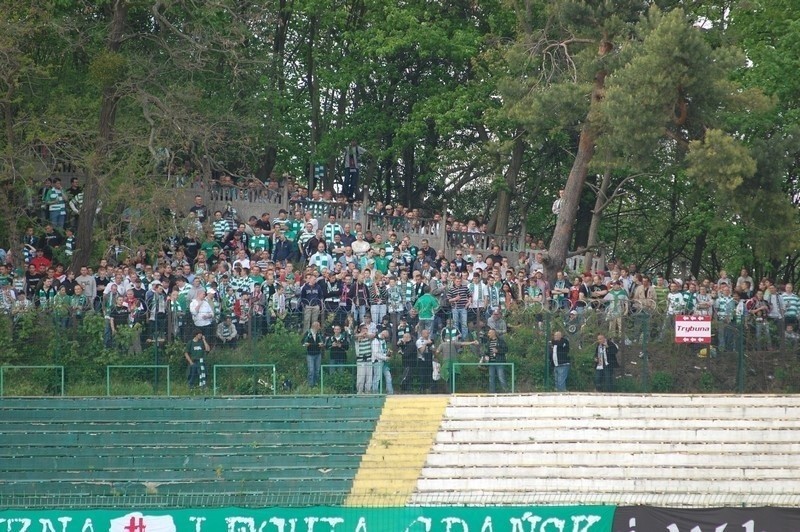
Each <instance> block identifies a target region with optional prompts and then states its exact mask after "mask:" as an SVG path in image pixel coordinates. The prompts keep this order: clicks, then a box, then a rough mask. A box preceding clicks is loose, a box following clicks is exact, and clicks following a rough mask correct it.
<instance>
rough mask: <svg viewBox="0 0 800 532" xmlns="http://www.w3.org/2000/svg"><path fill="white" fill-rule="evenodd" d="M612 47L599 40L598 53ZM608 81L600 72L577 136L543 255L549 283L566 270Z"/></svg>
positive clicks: (602, 54) (603, 52)
mask: <svg viewBox="0 0 800 532" xmlns="http://www.w3.org/2000/svg"><path fill="white" fill-rule="evenodd" d="M611 49H612V44H611V42H609V41H608V39H607V38H603V39H602V40H601V41H600V46H599V49H598V56H599V57H603V56H605V55H606V54H608V53H609V52H610V51H611ZM605 80H606V71H605V70H600V71H598V72H597V74H596V75H595V78H594V84H593V87H592V99H591V103H590V109H589V112H588V113H587V116H586V120H585V121H584V123H583V127H582V128H581V134H580V138H579V139H578V153H577V154H576V155H575V161H574V162H573V163H572V168H571V169H570V171H569V177H568V178H567V184H566V185H565V186H564V201H563V202H562V204H561V211H560V212H559V213H558V218H557V220H556V228H555V230H554V231H553V239H552V240H551V241H550V247H549V249H548V250H547V256H546V257H545V258H544V267H545V275H546V276H547V278H548V279H549V280H550V282H554V281H555V278H556V272H557V271H559V270H563V269H564V266H565V265H566V260H567V253H568V252H569V245H570V242H571V241H572V229H573V227H574V226H575V215H576V214H577V213H578V204H579V203H580V201H581V195H582V194H583V186H584V184H585V183H586V175H587V173H588V172H589V163H591V162H592V157H594V150H595V142H596V140H597V132H596V130H595V128H594V126H593V125H592V123H591V118H590V117H591V115H592V110H593V109H594V108H596V107H597V105H598V104H599V103H600V101H601V100H602V99H603V91H604V89H605Z"/></svg>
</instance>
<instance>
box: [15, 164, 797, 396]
mask: <svg viewBox="0 0 800 532" xmlns="http://www.w3.org/2000/svg"><path fill="white" fill-rule="evenodd" d="M271 185H272V184H271V183H270V184H268V185H267V186H266V190H267V191H269V190H270V187H271ZM47 186H49V187H50V188H49V189H47V190H43V191H42V198H43V201H44V200H45V199H46V202H44V203H43V205H42V226H43V231H41V232H39V231H37V230H36V228H34V227H33V226H31V227H28V228H27V230H26V231H25V234H24V236H23V238H22V242H20V243H19V245H18V246H10V249H9V251H8V252H1V253H0V254H1V255H2V256H0V312H2V313H4V314H7V315H9V316H12V317H13V318H14V319H15V320H16V319H17V318H18V317H19V316H21V315H23V314H24V313H27V312H31V311H33V310H38V311H41V312H46V313H48V314H50V315H52V316H53V319H54V320H55V322H56V323H57V324H58V325H59V326H61V327H65V328H66V327H70V326H72V325H75V324H78V323H80V322H81V321H82V320H83V319H84V317H85V316H86V315H87V314H89V313H97V314H101V315H102V316H103V317H104V319H105V322H106V327H105V333H104V341H105V344H106V347H108V348H115V347H120V346H121V344H120V341H119V338H120V337H121V336H125V338H127V340H126V341H127V342H128V343H127V344H126V345H125V349H133V350H141V349H142V348H143V345H146V344H147V343H154V342H155V343H159V344H161V343H164V342H169V341H180V342H185V343H186V344H187V350H186V358H187V363H188V364H189V365H190V367H191V366H193V361H194V360H195V358H194V357H193V356H192V351H197V352H202V353H203V354H205V355H207V352H208V351H209V350H213V349H225V348H228V347H235V346H236V345H237V342H239V341H241V339H242V338H248V337H252V338H258V337H260V336H261V335H263V334H269V333H270V332H271V331H273V330H275V328H276V327H284V328H289V329H294V330H297V331H298V332H300V333H301V334H302V338H303V340H302V344H303V346H304V347H305V348H306V350H307V363H308V385H309V386H317V385H318V384H319V373H320V367H321V362H322V359H323V356H324V354H325V353H327V354H328V357H329V361H330V363H331V364H332V365H342V364H345V363H347V362H348V360H353V359H354V360H355V362H356V365H357V390H358V392H359V393H368V392H373V391H375V390H377V389H379V388H380V387H381V386H383V387H385V390H386V391H387V392H390V393H391V392H392V391H393V382H392V378H391V372H390V370H389V365H388V364H387V361H388V360H390V358H391V357H392V356H398V357H400V358H401V359H402V374H401V375H400V376H399V377H400V381H399V386H400V389H401V390H403V391H407V390H410V389H420V390H423V391H430V390H433V389H434V388H435V383H434V380H433V379H434V374H436V373H437V371H438V369H439V366H440V365H442V366H443V367H445V371H444V372H443V373H444V375H443V376H442V378H443V379H447V378H448V374H447V371H446V368H447V366H448V365H449V362H450V361H452V360H454V358H455V356H456V355H457V353H458V352H459V350H461V349H463V348H467V349H470V350H471V352H474V354H475V359H476V361H480V362H481V363H486V364H487V366H488V368H489V372H490V375H489V377H490V391H492V392H494V391H496V390H497V388H498V386H497V385H498V384H499V388H500V389H501V390H506V389H507V380H506V375H505V371H504V368H505V366H504V365H503V364H504V363H505V362H506V354H507V352H508V346H507V342H506V335H507V334H508V325H507V323H506V319H507V317H508V316H509V314H510V313H513V312H514V311H515V310H524V311H529V312H528V314H526V316H529V319H530V323H531V326H532V327H541V323H542V316H543V315H544V314H545V313H546V312H557V313H558V315H559V316H560V319H563V321H564V323H565V325H566V327H565V331H569V330H570V328H569V326H570V325H572V326H574V327H580V326H581V324H582V323H584V322H585V320H586V318H587V315H589V314H593V315H601V316H603V323H604V324H605V325H604V326H607V328H608V337H609V338H614V339H616V340H617V342H619V343H624V345H632V344H638V343H640V342H641V341H642V338H641V335H642V334H644V329H643V328H640V329H638V330H637V329H636V327H633V328H631V327H625V326H623V319H624V318H626V317H628V316H633V317H634V320H632V321H633V322H634V323H638V322H639V321H641V320H639V318H640V317H643V316H648V317H649V319H652V320H661V321H660V322H658V323H659V324H660V326H659V328H658V332H659V333H660V336H661V337H662V338H663V337H665V336H666V335H671V334H672V324H673V322H674V317H675V316H676V315H680V314H691V315H698V316H712V317H713V318H714V320H715V322H716V323H717V325H716V326H717V327H718V331H717V341H716V343H717V348H718V350H719V351H722V352H724V351H733V350H735V349H736V348H737V341H738V336H737V335H736V326H737V324H739V323H744V322H745V321H746V322H747V325H748V326H750V327H752V328H753V329H754V332H755V335H756V340H757V343H758V348H761V349H765V350H769V349H773V348H775V347H785V345H786V344H787V342H789V343H790V344H791V345H794V346H796V344H797V340H798V334H797V325H798V322H797V319H798V311H800V298H798V296H797V295H796V294H794V292H793V287H792V286H791V285H790V284H785V285H782V286H776V285H775V284H774V283H772V282H771V281H770V280H769V279H762V280H760V281H759V282H755V281H754V280H753V279H752V278H751V277H750V275H748V272H747V270H742V271H741V275H740V276H739V278H738V279H736V280H733V279H732V278H729V277H728V275H727V274H726V272H720V275H719V278H718V279H717V280H712V279H704V280H695V279H687V280H685V281H684V280H680V279H672V280H670V281H667V280H666V279H664V278H663V277H660V276H657V277H655V279H653V277H651V276H650V275H647V274H646V273H643V272H639V271H637V268H636V266H635V265H629V266H625V265H623V264H618V263H616V262H614V261H609V263H608V267H607V268H606V269H604V270H602V271H594V272H581V273H579V274H577V275H573V276H572V277H571V278H570V276H568V274H567V273H566V272H558V273H557V276H556V278H555V279H554V280H553V282H552V283H551V282H549V281H548V280H547V279H545V276H544V274H543V264H542V260H543V259H542V255H541V253H537V252H535V251H531V250H533V249H537V248H538V249H542V248H544V242H542V241H537V240H534V239H532V238H529V239H528V241H527V245H526V248H529V249H524V250H522V251H519V252H513V253H514V255H516V256H515V257H513V260H512V257H509V256H508V253H509V252H508V251H503V250H502V249H501V248H500V246H499V245H494V246H492V248H491V251H489V252H488V253H485V254H484V253H482V252H481V251H480V250H479V247H476V245H477V244H478V243H480V242H483V241H480V238H481V235H485V234H486V231H485V227H481V225H480V224H478V223H477V222H476V221H474V220H471V221H468V222H466V223H464V224H461V223H460V222H458V221H456V220H453V219H452V218H446V219H444V220H443V218H442V217H441V216H440V215H436V216H432V217H430V218H425V222H424V224H423V225H424V227H425V228H426V229H425V231H429V234H430V235H431V238H433V237H434V236H437V235H439V231H441V230H445V231H447V232H448V233H447V235H448V250H451V251H450V253H446V251H445V250H444V249H435V248H434V247H433V246H432V245H431V242H430V240H428V239H423V240H421V245H420V246H416V245H413V244H412V241H411V238H410V237H409V236H408V234H406V230H407V229H408V228H409V227H411V226H414V227H417V228H419V227H422V225H420V224H421V223H422V222H421V220H422V217H421V216H420V215H419V212H418V211H415V210H413V209H404V208H402V207H397V206H391V205H382V204H380V203H375V204H374V205H372V206H371V207H370V209H369V210H368V212H369V214H370V215H371V216H375V217H378V218H379V219H380V220H382V221H383V222H384V223H382V224H380V225H377V226H376V225H372V227H380V228H382V231H375V230H368V231H364V230H363V229H364V228H363V222H362V221H359V219H358V218H357V217H356V216H355V215H353V217H352V218H349V219H351V220H352V223H345V224H344V225H341V224H340V223H339V222H337V219H341V216H340V214H341V212H342V211H339V210H337V209H351V211H352V212H355V211H359V212H360V206H358V205H357V204H356V203H355V202H354V201H352V200H351V201H349V202H348V201H347V200H348V198H346V197H341V198H339V200H338V201H337V198H335V197H332V196H331V195H330V194H329V193H324V194H321V193H319V192H318V191H316V190H313V191H312V193H311V194H310V195H309V196H308V197H307V198H304V197H302V194H303V193H304V189H302V188H301V187H297V188H296V189H293V190H292V194H293V195H294V196H295V197H294V198H293V201H292V202H291V203H290V204H289V205H287V207H291V208H288V209H286V208H281V209H280V210H279V211H278V214H277V216H276V217H275V218H273V217H272V216H271V215H270V213H269V212H265V213H264V214H263V215H262V216H261V217H251V218H250V219H249V220H241V219H239V217H238V214H237V213H236V211H235V209H233V208H232V207H231V205H230V204H228V207H227V208H225V209H224V210H216V211H212V210H211V209H209V207H207V206H206V205H205V203H204V199H203V196H202V195H197V196H196V197H195V199H194V204H193V205H192V206H191V207H190V208H189V214H188V216H187V225H186V228H185V232H184V234H176V235H173V236H170V237H169V238H167V239H166V240H165V241H164V242H163V244H162V245H160V246H158V247H156V248H149V249H148V248H145V247H139V248H137V249H136V250H130V249H127V248H125V247H124V246H123V245H122V243H121V242H119V241H117V242H114V243H112V245H111V246H110V247H109V253H108V254H107V256H106V257H105V258H104V259H102V260H101V261H99V263H98V264H95V265H91V266H84V267H81V268H80V270H79V271H72V270H70V268H69V266H68V262H69V259H70V257H71V255H72V253H73V251H74V234H73V231H72V230H73V228H74V224H75V223H76V222H77V217H76V216H77V212H79V210H80V209H77V210H76V211H74V212H72V214H70V211H67V212H66V214H65V212H64V211H65V209H64V206H63V205H62V203H64V202H66V203H67V204H69V203H70V202H73V203H75V202H76V201H80V199H78V200H76V198H79V195H80V193H81V191H80V189H79V187H78V186H77V183H75V182H73V183H71V187H70V189H71V191H69V192H58V191H60V183H59V182H58V181H57V180H54V181H53V182H50V183H48V184H47ZM76 187H77V188H76ZM273 188H274V187H273ZM248 189H249V187H248ZM53 190H55V191H56V192H53ZM215 190H217V192H215V193H214V195H213V197H214V198H215V199H217V200H220V201H223V202H224V200H226V199H232V198H231V197H230V196H226V195H228V194H230V193H229V192H220V191H219V190H221V189H215ZM62 198H63V199H62ZM53 206H56V207H57V208H55V209H54V208H52V207H53ZM320 206H326V207H325V208H323V207H320ZM354 207H357V208H354ZM554 209H555V207H554ZM398 220H399V221H398ZM431 221H433V223H431ZM418 234H419V233H418ZM470 235H473V238H470ZM436 241H437V242H438V241H439V240H438V239H437V240H436ZM526 319H528V318H526ZM122 330H129V331H128V332H129V334H127V335H120V331H122ZM130 330H132V331H130ZM572 330H574V329H572ZM559 334H560V333H559ZM562 340H563V341H562ZM564 341H567V339H566V338H562V337H561V336H559V337H558V338H555V337H554V338H553V339H552V340H551V342H552V345H553V346H554V347H553V349H554V351H553V357H552V367H553V369H554V371H555V372H556V382H557V385H558V389H564V385H565V382H566V374H565V370H564V364H567V365H568V360H569V359H568V356H567V353H568V349H569V344H568V342H567V344H566V346H565V345H564ZM612 344H613V345H614V346H616V345H617V344H616V343H614V342H613V341H612ZM605 353H606V351H605V348H604V351H603V352H602V353H600V354H599V355H598V357H599V359H602V360H605V359H606V358H607V357H606V356H605ZM559 366H561V369H559ZM435 370H437V371H435ZM200 376H201V375H198V370H197V368H194V369H193V370H192V372H191V373H190V382H191V383H192V384H196V383H199V382H202V380H203V379H201V378H199V377H200ZM600 380H601V381H600V383H599V384H598V387H603V386H604V385H603V382H605V380H606V377H601V378H600Z"/></svg>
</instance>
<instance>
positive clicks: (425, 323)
mask: <svg viewBox="0 0 800 532" xmlns="http://www.w3.org/2000/svg"><path fill="white" fill-rule="evenodd" d="M419 326H420V327H421V328H422V329H424V330H427V331H428V332H429V333H431V338H433V320H422V319H421V320H419Z"/></svg>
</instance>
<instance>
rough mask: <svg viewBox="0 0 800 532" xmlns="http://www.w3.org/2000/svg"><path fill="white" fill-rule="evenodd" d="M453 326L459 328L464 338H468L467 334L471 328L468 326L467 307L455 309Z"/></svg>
mask: <svg viewBox="0 0 800 532" xmlns="http://www.w3.org/2000/svg"><path fill="white" fill-rule="evenodd" d="M453 327H455V328H456V329H458V331H459V332H460V333H461V339H462V340H466V339H467V338H468V336H467V335H468V334H469V329H468V328H467V309H465V308H454V309H453Z"/></svg>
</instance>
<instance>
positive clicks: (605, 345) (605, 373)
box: [594, 334, 619, 392]
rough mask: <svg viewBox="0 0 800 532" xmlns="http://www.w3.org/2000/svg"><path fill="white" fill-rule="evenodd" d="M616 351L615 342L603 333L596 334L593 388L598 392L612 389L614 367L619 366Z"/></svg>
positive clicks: (617, 350) (617, 347)
mask: <svg viewBox="0 0 800 532" xmlns="http://www.w3.org/2000/svg"><path fill="white" fill-rule="evenodd" d="M618 352H619V346H618V345H617V344H615V343H614V342H613V341H611V340H609V339H607V338H606V337H605V335H603V334H598V335H597V347H596V348H595V350H594V362H595V370H594V388H595V390H597V391H598V392H612V391H614V368H618V367H619V363H618V362H617V353H618Z"/></svg>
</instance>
